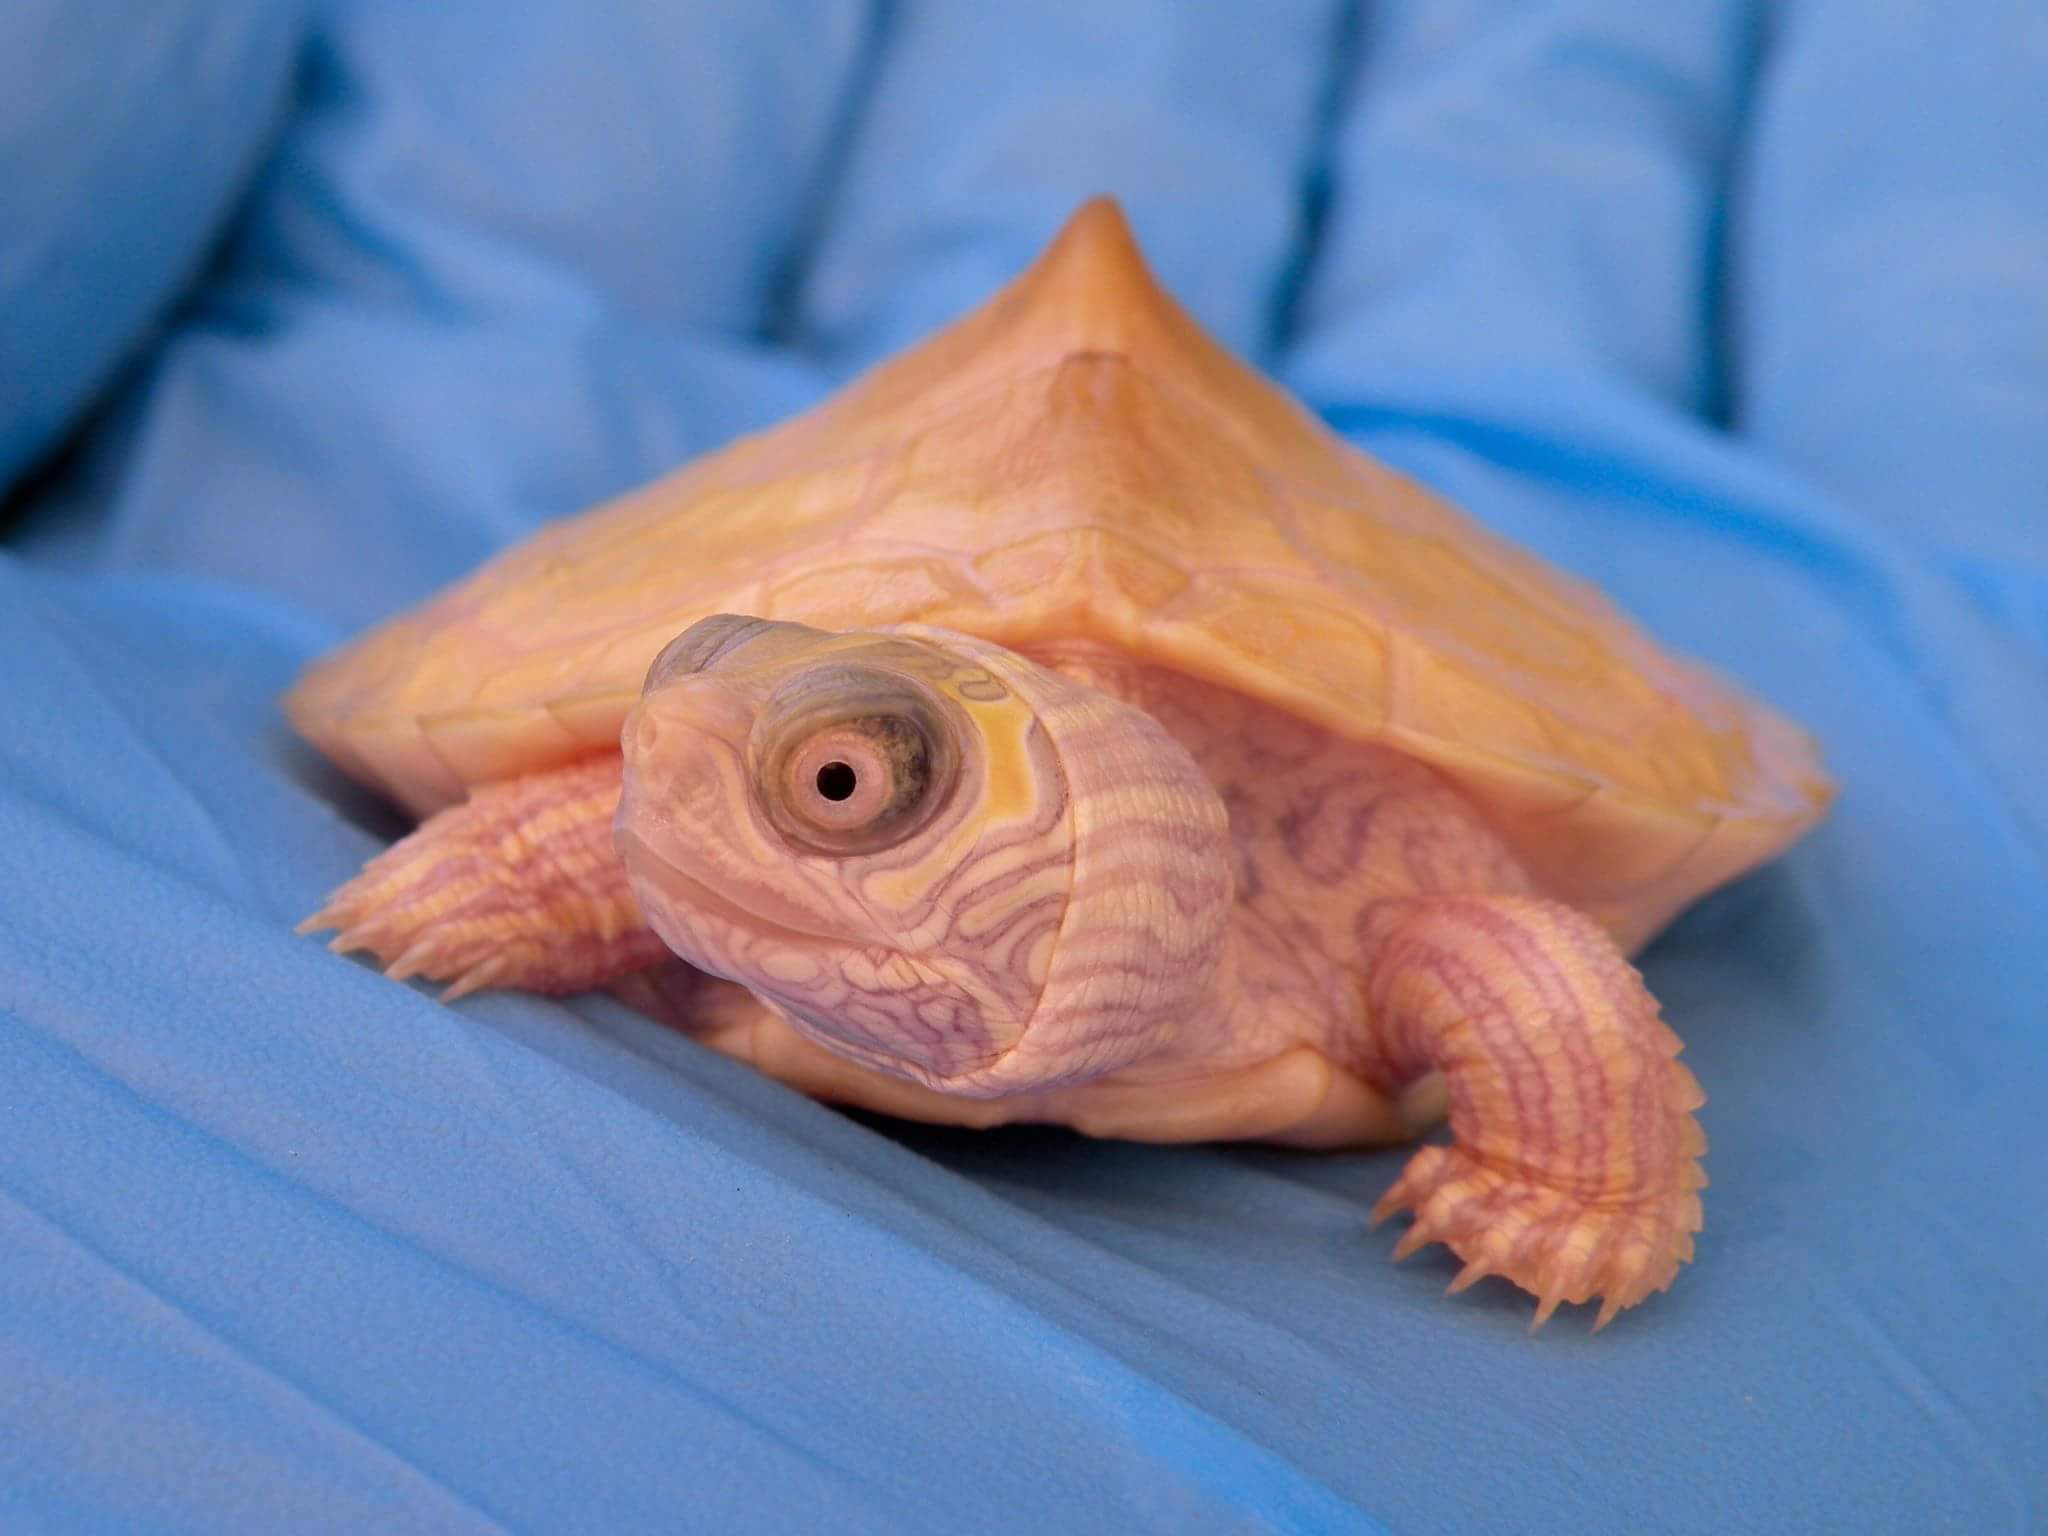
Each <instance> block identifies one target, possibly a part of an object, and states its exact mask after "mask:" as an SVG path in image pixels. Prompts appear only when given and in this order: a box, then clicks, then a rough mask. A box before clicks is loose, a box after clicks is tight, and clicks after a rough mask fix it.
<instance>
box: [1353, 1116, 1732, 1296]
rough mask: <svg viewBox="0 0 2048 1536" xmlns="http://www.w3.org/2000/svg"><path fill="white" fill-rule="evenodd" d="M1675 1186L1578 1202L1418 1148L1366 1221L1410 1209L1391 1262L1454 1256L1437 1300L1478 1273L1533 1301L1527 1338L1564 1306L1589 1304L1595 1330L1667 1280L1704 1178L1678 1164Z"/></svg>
mask: <svg viewBox="0 0 2048 1536" xmlns="http://www.w3.org/2000/svg"><path fill="white" fill-rule="evenodd" d="M1682 1166H1683V1170H1684V1171H1683V1172H1682V1173H1681V1175H1680V1177H1679V1178H1678V1180H1677V1187H1676V1188H1674V1189H1669V1190H1666V1191H1664V1192H1662V1193H1658V1194H1653V1195H1648V1196H1643V1197H1640V1198H1635V1199H1616V1198H1612V1197H1603V1198H1594V1199H1587V1198H1583V1197H1581V1196H1579V1195H1576V1194H1573V1193H1571V1192H1569V1191H1566V1190H1560V1189H1555V1188H1550V1187H1548V1186H1545V1185H1543V1184H1540V1183H1538V1182H1536V1181H1535V1180H1533V1179H1531V1178H1529V1177H1528V1176H1527V1175H1525V1174H1523V1173H1521V1172H1519V1171H1515V1170H1502V1169H1498V1168H1494V1167H1491V1166H1489V1165H1487V1164H1485V1163H1483V1162H1481V1161H1480V1160H1479V1159H1478V1158H1476V1157H1474V1156H1472V1154H1470V1153H1469V1152H1466V1151H1464V1150H1463V1149H1462V1148H1459V1147H1455V1146H1453V1147H1425V1148H1423V1149H1422V1150H1421V1151H1420V1152H1418V1153H1416V1154H1415V1156H1414V1157H1413V1158H1412V1159H1411V1160H1410V1161H1409V1164H1408V1167H1407V1168H1406V1170H1404V1171H1403V1173H1402V1175H1401V1177H1400V1178H1399V1179H1398V1180H1396V1181H1395V1183H1394V1186H1393V1188H1391V1189H1389V1190H1388V1191H1387V1192H1386V1194H1385V1195H1384V1196H1382V1197H1381V1199H1380V1200H1379V1203H1378V1204H1376V1205H1375V1206H1374V1207H1373V1212H1372V1217H1373V1221H1374V1223H1375V1224H1377V1223H1379V1222H1381V1221H1384V1220H1385V1219H1386V1218H1387V1217H1388V1216H1391V1215H1393V1214H1394V1213H1395V1212H1396V1211H1400V1210H1412V1211H1413V1212H1414V1213H1415V1219H1414V1222H1413V1224H1412V1225H1411V1226H1410V1227H1409V1228H1408V1230H1407V1231H1406V1232H1404V1233H1402V1234H1401V1240H1400V1241H1399V1242H1398V1243H1396V1244H1395V1245H1394V1254H1393V1256H1394V1258H1395V1260H1396V1261H1398V1260H1401V1259H1405V1258H1407V1257H1408V1256H1409V1255H1410V1254H1412V1253H1414V1252H1415V1251H1416V1250H1418V1249H1420V1248H1423V1247H1426V1246H1427V1245H1429V1244H1430V1243H1438V1242H1440V1243H1443V1244H1444V1245H1445V1246H1447V1247H1448V1248H1449V1249H1450V1250H1451V1251H1452V1252H1453V1253H1455V1254H1457V1256H1458V1257H1459V1258H1460V1259H1462V1260H1464V1261H1465V1262H1464V1267H1463V1268H1461V1269H1460V1270H1459V1271H1458V1273H1457V1275H1456V1277H1455V1278H1453V1279H1452V1281H1451V1283H1450V1285H1449V1286H1448V1287H1447V1288H1446V1292H1445V1294H1447V1295H1456V1294H1457V1293H1458V1292H1460V1291H1463V1290H1467V1289H1469V1288H1470V1287H1471V1286H1473V1285H1476V1284H1477V1283H1478V1282H1479V1281H1480V1280H1482V1279H1484V1278H1486V1277H1487V1276H1488V1275H1499V1276H1501V1277H1502V1278H1503V1279H1506V1280H1509V1281H1512V1282H1513V1283H1514V1284H1516V1285H1518V1286H1520V1287H1521V1288H1522V1289H1523V1290H1525V1291H1528V1292H1529V1293H1530V1294H1531V1295H1533V1296H1535V1297H1536V1298H1537V1306H1536V1315H1535V1317H1534V1319H1533V1320H1532V1321H1531V1323H1530V1331H1531V1332H1534V1331H1535V1330H1536V1329H1538V1328H1541V1327H1542V1326H1543V1325H1544V1324H1545V1323H1547V1322H1548V1321H1550V1318H1551V1316H1552V1314H1554V1313H1555V1312H1556V1311H1557V1309H1558V1307H1559V1306H1560V1305H1561V1304H1563V1303H1564V1302H1568V1301H1569V1302H1574V1303H1576V1302H1585V1301H1591V1300H1594V1299H1595V1298H1598V1299H1599V1300H1600V1302H1601V1307H1600V1312H1599V1315H1598V1316H1597V1317H1596V1318H1595V1319H1594V1322H1593V1329H1594V1331H1595V1332H1596V1333H1597V1332H1598V1331H1599V1330H1600V1329H1602V1328H1604V1327H1606V1326H1607V1325H1608V1323H1610V1322H1612V1321H1613V1320H1614V1317H1615V1315H1616V1314H1617V1313H1619V1312H1620V1311H1621V1310H1622V1309H1623V1308H1625V1307H1632V1306H1634V1305H1635V1304H1636V1303H1637V1302H1639V1301H1642V1300H1643V1299H1644V1298H1645V1297H1647V1296H1649V1295H1651V1294H1652V1293H1654V1292H1657V1291H1661V1290H1663V1289H1665V1288H1666V1287H1667V1286H1669V1285H1670V1284H1671V1281H1672V1279H1673V1278H1674V1277H1675V1276H1676V1275H1677V1273H1678V1266H1679V1265H1680V1264H1682V1263H1684V1262H1686V1261H1687V1260H1689V1259H1690V1258H1691V1257H1692V1253H1693V1237H1692V1234H1693V1233H1694V1232H1696V1231H1698V1230H1699V1226H1700V1200H1699V1190H1700V1188H1701V1186H1703V1185H1704V1184H1705V1183H1706V1176H1705V1175H1704V1174H1703V1173H1702V1172H1701V1171H1700V1167H1699V1164H1698V1163H1697V1162H1694V1161H1691V1160H1690V1159H1688V1160H1687V1161H1686V1162H1685V1163H1684V1164H1683V1165H1682Z"/></svg>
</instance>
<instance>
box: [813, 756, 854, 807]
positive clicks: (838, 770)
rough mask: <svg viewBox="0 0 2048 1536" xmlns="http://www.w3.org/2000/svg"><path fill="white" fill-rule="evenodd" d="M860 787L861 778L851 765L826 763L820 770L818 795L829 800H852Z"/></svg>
mask: <svg viewBox="0 0 2048 1536" xmlns="http://www.w3.org/2000/svg"><path fill="white" fill-rule="evenodd" d="M859 785H860V776H859V775H858V774H856V773H855V772H854V771H853V765H852V764H851V763H836V762H835V763H826V764H825V765H824V766H823V767H821V768H819V770H818V793H819V794H821V795H823V796H824V797H825V798H826V799H827V800H832V801H839V800H847V799H851V798H852V796H853V792H854V790H855V789H856V788H858V787H859Z"/></svg>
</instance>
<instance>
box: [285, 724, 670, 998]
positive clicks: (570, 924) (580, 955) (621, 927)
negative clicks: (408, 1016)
mask: <svg viewBox="0 0 2048 1536" xmlns="http://www.w3.org/2000/svg"><path fill="white" fill-rule="evenodd" d="M618 786H619V768H618V759H617V758H609V759H603V758H601V759H597V760H594V761H592V762H589V763H582V764H574V765H571V766H570V767H568V768H557V769H552V770H549V771H546V772H541V773H533V774H528V775H525V776H523V777H520V778H516V779H508V780H504V781H501V782H499V783H496V784H490V785H486V786H484V787H483V788H481V789H479V790H477V791H476V792H475V793H474V794H473V795H471V796H470V798H469V799H468V800H467V801H465V802H464V803H463V804H461V805H457V806H451V807H450V808H449V809H447V810H445V811H441V812H439V813H438V814H436V815H434V816H431V817H429V818H428V819H427V820H426V821H424V822H422V823H421V824H420V826H419V827H418V828H417V829H416V830H415V831H414V832H413V833H412V834H411V835H410V836H409V837H406V838H404V839H402V840H401V841H399V842H397V843H394V844H393V845H392V846H391V847H390V848H387V849H386V850H385V851H384V852H383V853H380V854H379V855H377V857H376V858H374V859H372V860H370V862H369V863H368V864H365V865H364V866H363V868H362V871H361V872H360V873H359V874H357V876H356V877H355V878H354V879H353V880H351V881H349V882H348V883H347V884H346V885H344V886H343V887H342V888H341V889H340V890H338V891H336V892H335V893H334V895H333V896H332V897H330V898H329V899H328V902H327V905H326V906H324V907H323V908H321V909H320V911H318V912H316V913H314V914H313V916H311V917H309V918H307V919H306V921H305V922H303V923H301V924H299V931H300V932H301V933H314V932H320V931H324V930H328V929H336V930H339V931H338V932H337V934H336V936H335V937H334V939H333V940H332V941H331V942H330V943H329V945H328V947H329V948H330V949H333V950H335V951H337V952H339V953H343V954H347V953H350V952H353V951H366V952H368V953H369V954H371V955H373V956H375V957H376V960H377V963H378V964H379V965H380V966H382V967H383V968H384V971H385V974H386V975H388V976H390V977H391V978H392V979H393V980H395V981H404V980H406V979H407V978H409V977H413V976H420V977H424V978H425V979H427V980H429V981H438V982H444V983H446V984H447V990H446V991H445V992H444V993H443V994H442V996H443V997H444V998H446V999H450V1000H452V999H454V998H458V997H462V996H464V995H465V994H467V993H470V992H476V991H481V990H483V989H484V988H487V987H515V988H520V989H522V990H525V991H531V992H547V993H557V994H559V993H565V992H579V991H582V990H584V989H586V988H589V987H595V986H600V985H603V984H604V983H605V982H608V981H610V980H612V979H613V978H614V977H616V976H619V975H620V974H622V973H624V972H627V971H632V970H636V969H638V968H639V967H642V966H646V965H652V964H654V963H655V962H657V961H659V960H663V959H666V958H667V956H668V951H667V949H666V948H664V947H663V945H662V943H661V941H660V940H659V939H658V938H656V937H655V935H654V933H653V931H652V930H651V929H649V928H648V927H647V925H646V923H645V922H644V921H643V920H642V919H641V917H640V911H639V908H638V907H637V906H635V905H634V902H633V895H632V892H631V891H630V890H629V889H627V886H626V875H625V870H624V867H623V866H622V865H621V864H620V863H619V860H618V856H617V855H616V854H615V853H614V852H613V851H612V847H611V816H612V811H613V809H614V807H616V806H617V804H618V798H619V787H618Z"/></svg>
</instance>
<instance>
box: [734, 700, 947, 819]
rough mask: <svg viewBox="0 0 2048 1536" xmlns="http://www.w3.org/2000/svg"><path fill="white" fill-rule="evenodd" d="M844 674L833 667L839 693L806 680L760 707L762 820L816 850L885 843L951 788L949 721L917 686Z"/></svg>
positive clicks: (927, 812)
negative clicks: (764, 734)
mask: <svg viewBox="0 0 2048 1536" xmlns="http://www.w3.org/2000/svg"><path fill="white" fill-rule="evenodd" d="M850 670H851V669H844V668H833V669H832V671H833V672H834V673H839V674H841V677H840V678H839V679H837V680H836V681H838V682H839V683H840V684H841V686H838V687H833V686H830V684H829V682H827V683H825V685H823V686H821V680H820V679H818V678H817V677H815V676H812V677H809V678H806V679H805V680H804V683H805V686H803V687H801V688H800V689H798V690H794V696H793V697H788V698H785V699H782V700H778V701H772V702H771V703H770V705H769V707H768V708H767V709H766V710H765V711H764V716H765V717H766V719H765V721H764V723H765V724H766V725H767V727H768V739H767V740H766V741H765V742H763V743H761V744H762V745H763V746H765V748H766V750H765V751H763V752H761V753H760V755H759V757H758V758H757V770H756V771H757V780H756V782H757V783H758V784H759V785H760V788H761V790H762V798H763V799H764V800H765V802H766V806H765V809H766V810H767V812H768V817H769V820H770V821H771V822H773V823H774V825H775V827H776V829H777V830H778V831H780V832H781V833H782V835H783V836H784V837H786V838H788V839H789V840H790V841H792V842H795V843H797V844H799V845H801V846H803V847H806V848H809V849H811V850H813V851H815V852H819V853H839V854H852V853H873V852H876V851H879V850H881V849H883V848H888V847H892V846H894V845H895V844H897V843H900V842H902V841H903V840H904V839H905V838H907V837H909V836H910V835H911V834H912V833H913V832H915V831H916V830H917V829H918V828H919V827H921V826H923V825H924V824H925V822H926V821H927V820H929V819H930V815H931V813H932V812H933V811H934V810H936V809H937V807H938V804H939V803H940V802H941V801H942V800H943V799H944V798H945V795H946V792H947V791H948V790H949V789H950V788H951V781H952V776H953V763H954V757H955V754H954V752H953V750H952V741H951V737H952V732H951V730H950V728H949V727H950V724H951V723H950V722H949V721H948V720H946V719H945V718H944V717H943V715H942V713H941V712H940V711H939V710H938V709H937V708H935V707H933V705H932V702H931V701H930V700H928V699H927V698H925V697H924V693H923V690H922V689H921V688H919V687H918V686H917V685H916V684H915V683H913V682H911V681H910V680H909V679H905V678H896V677H889V678H886V679H876V678H875V677H873V676H872V675H860V674H856V675H853V676H846V675H845V674H846V673H848V672H849V671H850ZM878 682H879V683H880V686H876V685H877V683H878ZM778 704H780V705H782V706H784V707H781V708H778V707H777V706H778ZM878 706H891V707H878Z"/></svg>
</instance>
